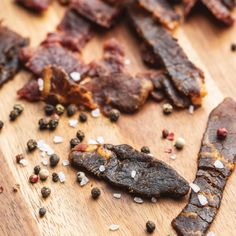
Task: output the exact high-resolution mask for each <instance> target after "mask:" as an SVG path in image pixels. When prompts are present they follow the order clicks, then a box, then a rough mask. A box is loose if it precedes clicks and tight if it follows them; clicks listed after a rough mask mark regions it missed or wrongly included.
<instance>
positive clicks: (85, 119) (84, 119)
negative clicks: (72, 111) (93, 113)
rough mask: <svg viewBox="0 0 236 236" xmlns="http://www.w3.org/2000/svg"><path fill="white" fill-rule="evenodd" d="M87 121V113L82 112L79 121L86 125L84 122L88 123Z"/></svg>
mask: <svg viewBox="0 0 236 236" xmlns="http://www.w3.org/2000/svg"><path fill="white" fill-rule="evenodd" d="M87 119H88V117H87V115H86V114H85V113H83V112H81V113H80V114H79V121H80V122H82V123H84V122H86V121H87Z"/></svg>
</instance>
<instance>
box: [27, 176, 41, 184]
mask: <svg viewBox="0 0 236 236" xmlns="http://www.w3.org/2000/svg"><path fill="white" fill-rule="evenodd" d="M38 180H39V177H38V176H37V175H31V176H30V177H29V182H30V183H32V184H34V183H37V182H38Z"/></svg>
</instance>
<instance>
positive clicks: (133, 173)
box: [131, 170, 136, 178]
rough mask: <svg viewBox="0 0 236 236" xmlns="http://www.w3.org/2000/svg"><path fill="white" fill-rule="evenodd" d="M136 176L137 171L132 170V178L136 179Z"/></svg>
mask: <svg viewBox="0 0 236 236" xmlns="http://www.w3.org/2000/svg"><path fill="white" fill-rule="evenodd" d="M135 175H136V171H135V170H132V171H131V177H132V178H134V177H135Z"/></svg>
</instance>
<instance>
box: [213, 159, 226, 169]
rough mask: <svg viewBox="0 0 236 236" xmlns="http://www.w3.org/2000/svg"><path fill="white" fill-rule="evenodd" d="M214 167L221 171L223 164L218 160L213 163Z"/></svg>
mask: <svg viewBox="0 0 236 236" xmlns="http://www.w3.org/2000/svg"><path fill="white" fill-rule="evenodd" d="M214 166H215V168H217V169H223V168H224V164H223V163H222V162H221V161H220V160H216V161H215V163H214Z"/></svg>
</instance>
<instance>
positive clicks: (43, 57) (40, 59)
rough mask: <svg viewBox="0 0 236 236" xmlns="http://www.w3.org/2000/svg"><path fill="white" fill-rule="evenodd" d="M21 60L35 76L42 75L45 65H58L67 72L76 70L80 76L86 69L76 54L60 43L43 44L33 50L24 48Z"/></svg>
mask: <svg viewBox="0 0 236 236" xmlns="http://www.w3.org/2000/svg"><path fill="white" fill-rule="evenodd" d="M21 60H22V61H25V62H26V64H25V66H26V68H27V69H29V70H30V71H31V72H33V73H34V74H35V75H37V76H42V72H43V69H44V67H45V66H47V65H55V66H60V67H62V68H63V69H64V70H65V71H66V72H67V73H68V74H70V73H71V72H78V73H80V75H81V77H82V76H83V75H84V74H85V73H86V72H87V70H88V67H87V66H86V65H85V64H84V63H83V62H82V61H81V59H80V57H79V55H78V54H76V53H72V52H71V51H69V50H67V49H65V48H63V47H62V46H61V45H60V44H44V45H42V46H40V47H39V48H37V49H36V50H33V51H31V50H29V49H24V50H23V51H22V53H21Z"/></svg>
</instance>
